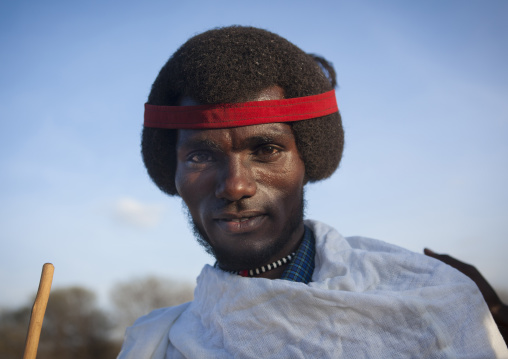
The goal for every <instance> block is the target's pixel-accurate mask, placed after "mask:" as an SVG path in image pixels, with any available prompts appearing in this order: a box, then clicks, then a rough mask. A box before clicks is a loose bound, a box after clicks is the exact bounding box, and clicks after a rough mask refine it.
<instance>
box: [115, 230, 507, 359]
mask: <svg viewBox="0 0 508 359" xmlns="http://www.w3.org/2000/svg"><path fill="white" fill-rule="evenodd" d="M306 224H307V225H308V226H309V227H310V228H311V229H312V230H313V232H314V234H315V237H316V268H315V270H314V275H313V277H312V280H313V281H312V283H310V284H309V285H305V284H302V283H294V282H290V281H286V280H268V279H262V278H243V277H239V276H236V275H232V274H229V273H226V272H223V271H221V270H219V269H216V268H213V267H211V266H209V265H206V266H205V267H204V268H203V270H202V272H201V274H200V275H199V277H198V280H197V287H196V291H195V298H194V301H193V302H190V303H186V304H183V305H180V306H177V307H173V308H163V309H158V310H156V311H154V312H152V313H150V314H149V315H147V316H145V317H142V318H140V319H138V320H137V321H136V323H135V324H134V325H133V326H132V327H130V328H128V329H127V332H126V335H125V342H124V345H123V347H122V351H121V353H120V354H119V358H121V359H127V358H133V359H134V358H135V359H143V358H154V359H163V358H256V359H258V358H489V359H490V358H508V350H507V348H506V345H505V344H504V341H503V339H502V337H501V335H500V334H499V331H498V329H497V327H496V325H495V323H494V321H493V319H492V316H491V315H490V312H489V311H488V308H487V306H486V304H485V302H484V300H483V298H482V296H481V293H480V292H479V290H478V289H477V287H476V285H475V284H474V283H473V282H472V281H471V280H470V279H469V278H467V277H466V276H464V275H462V274H461V273H460V272H458V271H457V270H455V269H453V268H451V267H449V266H447V265H445V264H443V263H441V262H439V261H437V260H435V259H433V258H429V257H426V256H424V255H420V254H416V253H413V252H410V251H407V250H405V249H402V248H399V247H397V246H394V245H390V244H387V243H384V242H381V241H377V240H373V239H368V238H362V237H349V238H344V237H342V236H341V235H340V234H339V233H337V232H336V231H335V230H334V229H333V228H331V227H329V226H327V225H325V224H323V223H319V222H316V221H306Z"/></svg>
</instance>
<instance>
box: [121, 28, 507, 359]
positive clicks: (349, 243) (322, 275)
mask: <svg viewBox="0 0 508 359" xmlns="http://www.w3.org/2000/svg"><path fill="white" fill-rule="evenodd" d="M334 86H335V72H334V70H333V67H332V66H331V65H330V64H329V63H328V62H327V61H326V60H324V59H323V58H319V57H316V56H311V55H308V54H305V53H304V52H302V51H301V50H300V49H298V48H297V47H296V46H294V45H293V44H291V43H289V42H288V41H286V40H285V39H282V38H281V37H279V36H277V35H275V34H272V33H270V32H267V31H264V30H260V29H255V28H248V27H229V28H222V29H216V30H211V31H208V32H205V33H203V34H201V35H198V36H195V37H194V38H191V39H190V40H189V41H187V42H186V43H185V44H184V45H183V46H182V47H181V48H180V49H179V50H178V51H177V52H176V53H175V54H174V55H173V56H172V57H171V58H170V59H169V61H168V62H167V63H166V65H165V66H164V67H163V68H162V70H161V72H160V73H159V75H158V77H157V79H156V80H155V82H154V84H153V86H152V90H151V93H150V95H149V99H148V104H147V105H146V106H145V128H144V131H143V142H142V152H143V158H144V161H145V165H146V167H147V170H148V173H149V174H150V176H151V178H152V179H153V181H154V182H155V183H156V184H157V185H158V186H159V188H160V189H161V190H162V191H164V192H166V193H167V194H170V195H178V196H180V197H181V198H182V199H183V201H184V202H185V204H186V206H187V207H188V210H189V214H190V217H191V221H192V223H193V226H194V228H195V233H196V236H197V238H198V240H199V241H200V243H201V244H203V246H205V248H206V249H207V250H208V251H209V252H210V253H211V254H213V255H214V256H215V258H216V264H215V266H214V267H211V266H205V267H204V269H203V271H202V273H201V275H200V276H199V278H198V283H197V287H196V291H195V299H194V301H193V302H191V303H186V304H183V305H181V306H178V307H174V308H164V309H160V310H156V311H154V312H152V313H151V314H149V315H148V316H145V317H143V318H141V319H139V320H138V321H137V322H136V323H135V325H134V326H133V327H131V328H129V329H128V331H127V333H126V338H125V342H124V346H123V349H122V352H121V353H120V356H119V357H120V358H165V357H168V358H233V357H234V358H272V357H273V358H309V357H312V358H338V357H346V358H349V357H386V358H392V357H432V358H444V357H453V358H457V357H471V358H480V357H481V358H493V357H503V356H506V357H508V351H507V349H506V346H505V345H504V343H503V341H502V338H501V336H500V334H499V332H498V330H497V329H496V326H495V324H494V322H493V320H492V317H491V315H490V313H489V311H488V308H487V306H486V305H485V302H484V301H483V299H482V297H481V294H480V293H479V291H478V289H477V287H476V286H475V285H474V283H472V282H471V281H470V280H469V279H468V278H467V277H465V276H463V275H462V274H460V273H459V272H457V271H455V270H453V269H451V268H450V267H448V266H446V265H444V264H442V263H441V262H439V261H437V260H434V259H432V258H428V257H425V256H423V255H419V254H415V253H412V252H409V251H406V250H404V249H401V248H398V247H395V246H392V245H389V244H387V243H384V242H380V241H376V240H372V239H367V238H361V237H353V238H344V237H342V236H341V235H340V234H339V233H337V232H336V231H335V230H334V229H333V228H331V227H329V226H327V225H325V224H323V223H320V222H317V221H310V220H306V221H304V219H303V203H304V198H303V189H304V186H305V184H306V183H308V182H314V181H319V180H322V179H324V178H327V177H329V176H330V175H331V174H332V173H333V172H334V171H335V169H336V168H337V167H338V165H339V162H340V158H341V155H342V148H343V130H342V125H341V120H340V115H339V112H338V109H337V105H336V101H335V93H334V91H333V88H334Z"/></svg>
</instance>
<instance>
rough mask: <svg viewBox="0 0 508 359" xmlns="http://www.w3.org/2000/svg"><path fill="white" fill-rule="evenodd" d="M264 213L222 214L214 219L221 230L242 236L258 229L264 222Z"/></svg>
mask: <svg viewBox="0 0 508 359" xmlns="http://www.w3.org/2000/svg"><path fill="white" fill-rule="evenodd" d="M265 218H266V215H265V214H264V213H245V214H242V213H237V214H222V215H219V216H217V217H215V218H214V221H215V223H216V224H217V225H218V226H219V228H220V229H221V230H222V231H224V232H226V233H228V234H240V233H246V232H251V231H254V230H256V229H258V228H259V227H260V226H261V225H262V224H263V222H264V220H265Z"/></svg>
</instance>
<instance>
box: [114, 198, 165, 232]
mask: <svg viewBox="0 0 508 359" xmlns="http://www.w3.org/2000/svg"><path fill="white" fill-rule="evenodd" d="M113 211H114V216H115V218H117V219H118V220H120V221H121V222H123V223H127V224H129V225H132V226H135V227H142V228H151V227H155V226H157V225H158V224H159V223H160V220H161V218H162V213H163V211H164V206H162V205H160V204H145V203H141V202H139V201H137V200H135V199H133V198H129V197H123V198H120V199H118V200H117V201H116V202H115V204H114V207H113Z"/></svg>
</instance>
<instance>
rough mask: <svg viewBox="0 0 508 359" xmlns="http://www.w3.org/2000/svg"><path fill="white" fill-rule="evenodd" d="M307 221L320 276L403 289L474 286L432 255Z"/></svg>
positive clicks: (369, 285) (370, 285)
mask: <svg viewBox="0 0 508 359" xmlns="http://www.w3.org/2000/svg"><path fill="white" fill-rule="evenodd" d="M306 224H307V225H308V226H309V227H310V228H311V229H312V231H313V232H314V235H315V237H316V267H318V268H319V270H318V272H317V273H315V274H317V276H318V277H321V279H324V278H330V276H331V277H341V278H343V279H345V278H350V279H353V280H354V282H355V283H356V284H357V285H358V284H360V283H363V285H365V286H368V287H369V288H370V289H381V288H387V287H394V288H397V289H399V290H405V289H409V288H415V287H427V286H432V287H433V286H436V285H441V284H444V283H450V284H452V283H453V284H458V283H462V284H465V285H466V286H469V285H473V288H474V289H475V285H474V283H473V282H472V281H471V280H470V279H469V278H468V277H467V276H465V275H464V274H462V273H460V272H459V271H458V270H456V269H455V268H452V267H450V266H448V265H447V264H444V263H442V262H441V261H438V260H436V259H434V258H431V257H428V256H425V255H423V254H420V253H415V252H412V251H410V250H407V249H405V248H402V247H399V246H396V245H394V244H390V243H387V242H384V241H381V240H378V239H373V238H367V237H361V236H354V237H343V236H342V235H341V234H340V233H339V232H337V231H336V230H335V229H334V228H333V227H331V226H329V225H327V224H324V223H321V222H318V221H309V220H307V221H306ZM313 279H314V280H319V279H320V278H313ZM364 289H367V288H364ZM356 290H361V289H360V288H356Z"/></svg>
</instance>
